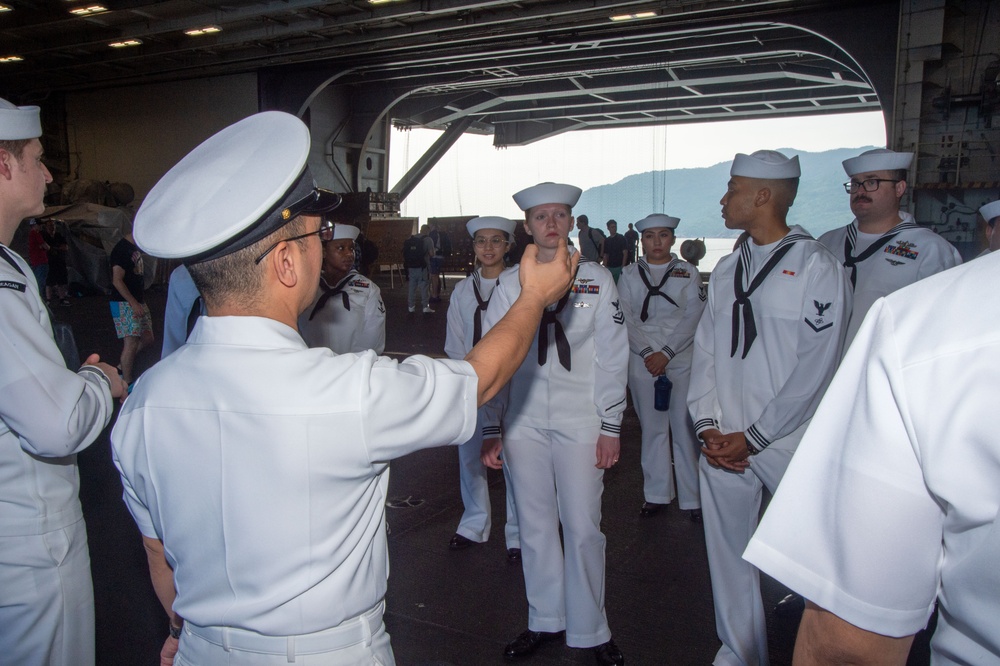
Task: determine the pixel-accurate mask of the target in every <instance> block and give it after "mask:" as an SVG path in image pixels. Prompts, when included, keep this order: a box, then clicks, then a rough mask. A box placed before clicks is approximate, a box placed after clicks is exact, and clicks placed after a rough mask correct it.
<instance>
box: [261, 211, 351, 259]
mask: <svg viewBox="0 0 1000 666" xmlns="http://www.w3.org/2000/svg"><path fill="white" fill-rule="evenodd" d="M310 236H319V240H320V241H321V242H323V243H329V242H330V241H332V240H333V222H331V221H330V220H323V221H322V222H320V223H319V229H317V230H316V231H310V232H309V233H307V234H300V235H298V236H292V237H291V238H282V239H281V240H280V241H276V242H275V243H274V244H273V245H271V247H269V248H267V249H266V250H264V254H262V255H260V256H259V257H257V259H256V260H254V262H253V263H254V264H255V265H256V264H259V263H260V262H261V261H263V260H264V257H266V256H267V255H268V254H270V252H271V250H273V249H274V248H276V247H278V246H279V245H280V244H282V243H290V242H292V241H295V240H302V239H303V238H309V237H310Z"/></svg>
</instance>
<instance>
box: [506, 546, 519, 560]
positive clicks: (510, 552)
mask: <svg viewBox="0 0 1000 666" xmlns="http://www.w3.org/2000/svg"><path fill="white" fill-rule="evenodd" d="M507 561H508V562H520V561H521V549H520V548H508V549H507Z"/></svg>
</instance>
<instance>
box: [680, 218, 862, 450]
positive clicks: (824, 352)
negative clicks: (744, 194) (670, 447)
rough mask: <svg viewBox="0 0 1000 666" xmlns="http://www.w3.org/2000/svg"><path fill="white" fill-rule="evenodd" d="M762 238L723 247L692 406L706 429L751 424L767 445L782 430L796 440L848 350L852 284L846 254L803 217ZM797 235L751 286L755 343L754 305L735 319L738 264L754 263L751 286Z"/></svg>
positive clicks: (746, 428)
mask: <svg viewBox="0 0 1000 666" xmlns="http://www.w3.org/2000/svg"><path fill="white" fill-rule="evenodd" d="M752 243H753V241H752V240H750V241H748V242H747V243H744V244H743V245H742V246H741V247H740V250H739V251H737V252H734V253H732V254H730V255H728V256H726V257H723V259H722V260H721V261H720V262H719V264H718V266H716V269H715V272H714V273H713V274H712V279H711V281H710V283H709V288H708V304H707V307H706V308H705V312H704V314H703V315H702V318H701V321H700V322H699V324H698V330H697V332H696V333H695V340H694V357H693V359H692V362H691V385H690V388H689V390H688V408H689V409H690V411H691V418H692V419H693V421H694V424H695V430H696V431H697V432H699V433H700V432H702V431H703V430H706V429H708V428H718V429H719V430H721V431H722V432H724V433H728V432H744V433H745V434H746V438H747V442H748V443H749V444H750V445H751V446H753V447H754V448H756V449H758V450H760V449H763V448H765V447H767V446H768V445H770V444H772V443H775V442H778V441H779V440H785V441H783V442H782V443H781V446H782V447H786V446H787V447H794V446H795V445H796V444H797V443H798V438H799V437H801V432H802V429H801V428H802V426H804V425H805V424H806V423H808V421H809V419H810V418H811V417H812V414H813V412H814V411H815V409H816V405H817V404H818V403H819V400H820V398H821V397H822V395H823V391H824V390H825V389H826V386H827V384H828V383H829V382H830V378H831V377H832V376H833V373H834V370H835V369H836V366H837V362H838V361H839V359H840V354H841V345H842V344H843V340H844V333H845V331H846V329H847V313H849V312H850V309H851V293H850V286H849V284H848V282H847V277H846V274H845V272H844V268H843V266H841V264H840V262H838V261H837V260H836V258H835V257H834V256H833V255H832V254H830V252H829V251H827V250H826V248H824V247H823V246H822V245H821V244H820V243H818V242H817V241H816V240H815V239H813V238H812V237H811V236H809V234H808V233H807V232H806V231H805V230H804V229H802V228H801V227H799V226H794V227H792V228H791V231H790V232H789V233H788V234H787V235H786V236H785V237H784V238H783V239H782V240H781V241H779V242H778V243H775V244H773V245H772V246H769V248H756V249H755V248H754V247H753V246H752ZM788 244H791V247H790V249H788V250H786V254H784V256H783V257H781V259H780V260H779V261H778V262H777V263H776V264H775V265H774V267H773V268H772V269H771V271H770V272H769V273H768V274H767V277H766V278H764V280H763V281H762V282H761V283H760V286H759V287H757V289H756V290H755V291H754V292H753V293H752V294H751V295H750V298H749V301H750V304H751V307H752V310H753V320H754V322H755V325H756V330H757V336H756V338H755V339H754V340H753V341H752V342H750V344H749V346H748V342H749V341H748V337H747V335H746V332H747V328H746V326H747V324H746V320H747V316H746V315H747V311H746V309H745V308H736V309H737V312H738V314H739V318H738V319H737V321H736V326H734V304H735V303H736V291H735V284H734V278H735V275H736V271H737V267H738V266H739V265H741V264H742V265H743V266H744V268H746V267H751V270H750V271H748V272H746V274H745V277H744V281H743V285H744V287H747V286H748V285H749V284H750V278H751V276H754V279H757V277H756V276H758V275H759V274H760V270H761V268H762V267H764V266H765V265H766V264H767V262H768V261H769V259H770V258H772V257H775V256H776V255H777V253H778V252H780V251H782V249H783V248H784V247H785V246H786V245H788ZM768 250H769V251H768ZM755 252H757V253H758V254H759V255H760V256H758V257H756V258H754V257H753V256H752V255H753V254H754V253H755ZM734 337H735V340H734ZM734 347H735V352H734V351H733V348H734ZM744 354H745V357H744Z"/></svg>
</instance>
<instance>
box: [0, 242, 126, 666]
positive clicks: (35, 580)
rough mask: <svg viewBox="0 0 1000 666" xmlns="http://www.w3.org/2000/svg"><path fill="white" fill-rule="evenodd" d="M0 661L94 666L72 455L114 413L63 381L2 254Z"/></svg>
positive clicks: (103, 380) (20, 281)
mask: <svg viewBox="0 0 1000 666" xmlns="http://www.w3.org/2000/svg"><path fill="white" fill-rule="evenodd" d="M0 318H2V321H3V324H2V325H0V661H2V662H3V663H10V664H40V663H44V664H51V665H60V664H64V665H66V666H70V665H72V666H77V665H80V664H83V665H87V664H93V663H94V591H93V586H92V583H91V578H90V555H89V553H88V550H87V530H86V526H85V524H84V520H83V511H82V509H81V507H80V500H79V490H80V479H79V474H78V472H77V466H76V455H77V453H78V452H79V451H81V450H83V449H85V448H86V447H87V446H88V445H89V444H90V443H91V442H93V441H94V440H95V439H96V438H97V437H98V436H99V435H100V434H101V431H102V430H103V429H104V426H105V425H106V424H107V423H108V421H109V420H110V418H111V415H112V412H113V410H114V401H113V400H112V398H111V389H110V382H109V380H108V378H107V377H106V376H105V375H104V373H102V372H101V371H100V370H98V369H97V368H95V367H91V366H85V367H83V368H81V369H80V370H79V372H75V373H74V372H69V371H68V370H67V369H66V364H65V362H64V361H63V357H62V355H61V354H60V352H59V349H58V347H56V343H55V341H54V340H53V338H52V326H51V323H50V321H49V314H48V310H47V309H46V307H45V305H44V303H43V302H42V299H41V297H40V296H39V294H38V285H37V282H36V281H35V278H34V275H33V274H32V272H31V268H30V267H29V266H28V264H27V262H25V261H24V259H22V258H21V257H19V256H18V255H17V254H16V253H15V252H13V251H11V250H9V249H8V248H7V247H5V246H3V245H0Z"/></svg>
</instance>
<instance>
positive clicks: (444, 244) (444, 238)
mask: <svg viewBox="0 0 1000 666" xmlns="http://www.w3.org/2000/svg"><path fill="white" fill-rule="evenodd" d="M439 233H440V237H439V240H440V242H441V244H440V245H439V246H438V255H440V256H442V257H450V256H451V238H449V237H448V232H447V231H442V232H439Z"/></svg>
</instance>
